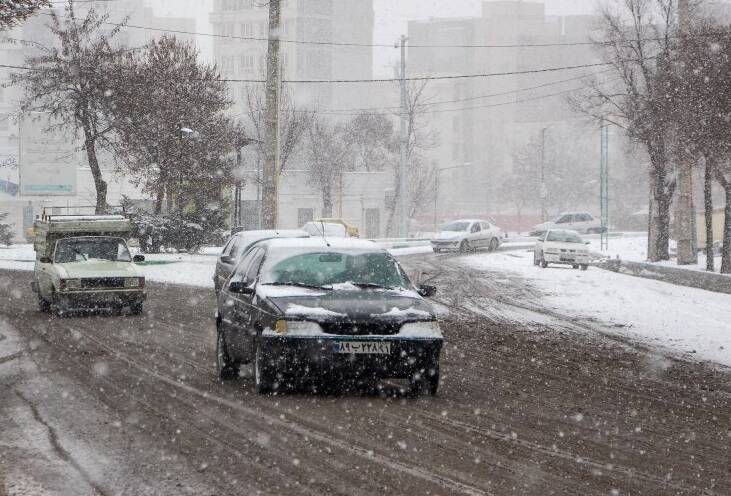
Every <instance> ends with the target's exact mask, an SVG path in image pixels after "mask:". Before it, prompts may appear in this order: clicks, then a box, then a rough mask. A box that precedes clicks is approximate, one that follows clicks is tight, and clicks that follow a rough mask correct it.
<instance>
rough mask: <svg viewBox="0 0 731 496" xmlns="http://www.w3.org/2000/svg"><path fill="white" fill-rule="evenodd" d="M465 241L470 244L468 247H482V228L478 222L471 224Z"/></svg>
mask: <svg viewBox="0 0 731 496" xmlns="http://www.w3.org/2000/svg"><path fill="white" fill-rule="evenodd" d="M467 239H468V240H469V242H470V246H471V247H473V248H476V247H478V246H482V243H483V240H482V228H481V227H480V223H479V222H473V223H472V225H471V226H470V233H469V234H468V235H467Z"/></svg>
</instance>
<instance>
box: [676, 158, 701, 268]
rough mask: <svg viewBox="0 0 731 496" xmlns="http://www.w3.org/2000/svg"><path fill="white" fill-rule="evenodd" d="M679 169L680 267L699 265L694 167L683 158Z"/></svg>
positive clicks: (677, 217)
mask: <svg viewBox="0 0 731 496" xmlns="http://www.w3.org/2000/svg"><path fill="white" fill-rule="evenodd" d="M677 167H678V190H677V191H676V196H677V198H676V200H675V207H676V208H675V231H676V232H675V238H676V240H677V243H678V265H691V264H695V263H698V254H697V253H696V249H695V246H694V243H693V187H692V185H693V167H692V164H691V161H690V160H689V159H688V158H687V157H681V158H680V161H679V163H678V164H677Z"/></svg>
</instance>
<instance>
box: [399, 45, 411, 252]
mask: <svg viewBox="0 0 731 496" xmlns="http://www.w3.org/2000/svg"><path fill="white" fill-rule="evenodd" d="M407 39H408V38H406V36H404V35H401V40H400V47H401V74H400V78H399V79H400V83H401V129H400V131H401V159H400V161H399V200H400V208H399V221H400V222H399V224H400V227H399V231H400V232H399V235H400V236H401V237H403V238H405V237H407V236H408V235H409V233H408V231H409V219H408V215H409V212H408V205H409V202H408V198H407V197H408V194H409V190H408V187H407V184H406V154H407V148H408V140H409V137H408V134H407V133H408V129H407V113H408V110H407V108H406V40H407ZM397 46H399V45H397Z"/></svg>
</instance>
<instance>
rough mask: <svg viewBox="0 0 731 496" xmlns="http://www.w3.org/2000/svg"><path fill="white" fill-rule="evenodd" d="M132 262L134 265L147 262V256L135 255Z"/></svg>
mask: <svg viewBox="0 0 731 496" xmlns="http://www.w3.org/2000/svg"><path fill="white" fill-rule="evenodd" d="M132 261H133V262H134V263H140V262H144V261H145V256H144V255H135V256H134V257H132Z"/></svg>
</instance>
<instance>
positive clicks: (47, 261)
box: [38, 256, 53, 263]
mask: <svg viewBox="0 0 731 496" xmlns="http://www.w3.org/2000/svg"><path fill="white" fill-rule="evenodd" d="M38 261H39V262H40V263H53V262H52V261H51V257H46V256H43V257H40V258H39V259H38Z"/></svg>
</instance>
